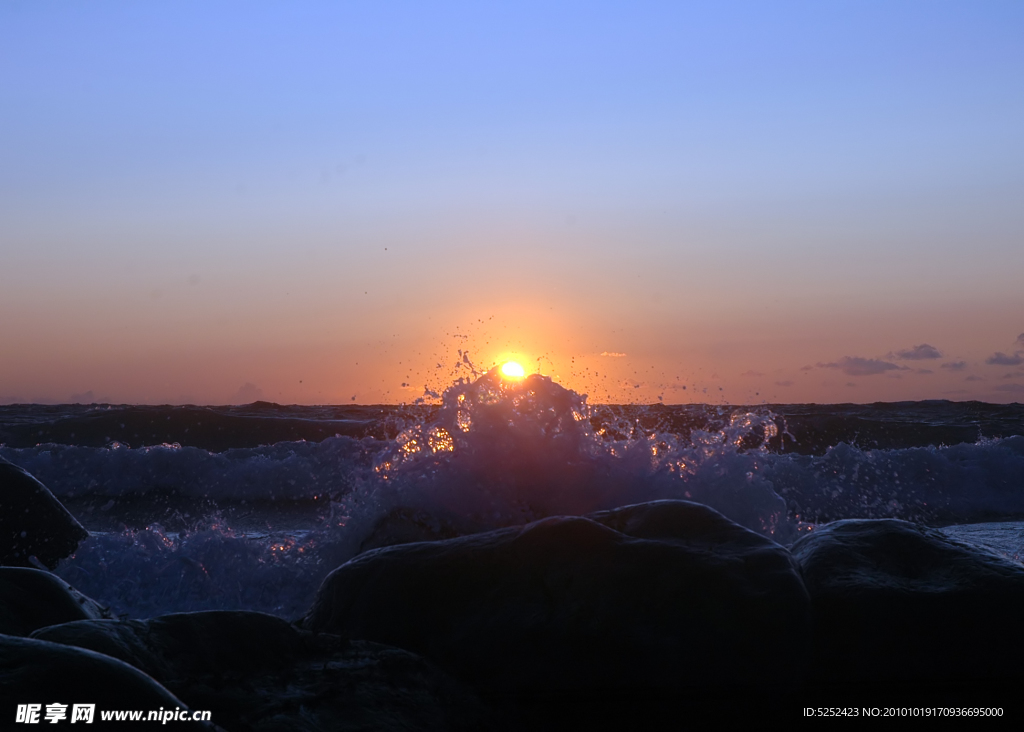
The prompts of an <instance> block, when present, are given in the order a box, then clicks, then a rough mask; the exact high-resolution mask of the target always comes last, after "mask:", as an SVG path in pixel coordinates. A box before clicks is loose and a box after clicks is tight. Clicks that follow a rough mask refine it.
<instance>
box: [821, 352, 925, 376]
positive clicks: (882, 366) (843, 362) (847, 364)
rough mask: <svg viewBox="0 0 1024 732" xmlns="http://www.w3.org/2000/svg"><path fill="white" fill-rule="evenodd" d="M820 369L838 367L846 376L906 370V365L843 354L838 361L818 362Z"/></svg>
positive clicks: (873, 374)
mask: <svg viewBox="0 0 1024 732" xmlns="http://www.w3.org/2000/svg"><path fill="white" fill-rule="evenodd" d="M818 368H820V369H838V370H839V371H842V372H843V373H844V374H846V375H847V376H875V375H877V374H884V373H886V372H887V371H908V370H909V369H908V368H907V367H906V366H899V365H897V364H894V363H890V362H888V361H882V360H880V359H877V358H861V357H860V356H843V357H842V358H841V359H839V360H838V361H833V362H831V363H819V364H818Z"/></svg>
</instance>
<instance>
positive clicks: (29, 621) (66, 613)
mask: <svg viewBox="0 0 1024 732" xmlns="http://www.w3.org/2000/svg"><path fill="white" fill-rule="evenodd" d="M109 617H110V614H109V613H108V611H107V608H105V607H103V606H102V605H100V604H99V603H97V602H96V601H95V600H92V599H90V598H88V597H86V596H85V595H83V594H82V593H81V592H79V591H78V590H76V589H74V588H73V587H72V586H71V585H69V584H68V583H67V582H65V581H64V580H62V579H60V578H59V577H57V576H56V575H52V574H50V573H49V572H44V571H42V570H39V569H24V568H21V567H0V633H4V634H5V635H28V634H29V633H31V632H32V631H33V630H36V629H37V628H43V627H45V626H47V625H56V624H57V623H67V622H70V621H72V620H90V619H98V618H109Z"/></svg>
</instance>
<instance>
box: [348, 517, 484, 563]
mask: <svg viewBox="0 0 1024 732" xmlns="http://www.w3.org/2000/svg"><path fill="white" fill-rule="evenodd" d="M462 533H464V532H461V531H458V530H457V529H456V528H455V527H454V526H452V525H451V524H450V523H449V522H447V521H444V520H443V519H439V518H437V517H436V516H432V515H430V514H428V513H426V512H425V511H417V510H416V509H412V508H396V509H394V510H393V511H391V512H390V513H388V514H387V515H386V516H384V518H382V519H381V520H380V521H378V522H377V523H376V525H375V526H374V527H373V530H372V531H371V532H370V535H369V536H368V537H366V539H364V540H363V542H362V543H361V544H360V545H359V551H360V552H365V551H369V550H370V549H379V548H380V547H383V546H397V545H398V544H411V543H413V542H417V541H438V540H443V539H453V538H455V537H456V536H459V535H460V534H462Z"/></svg>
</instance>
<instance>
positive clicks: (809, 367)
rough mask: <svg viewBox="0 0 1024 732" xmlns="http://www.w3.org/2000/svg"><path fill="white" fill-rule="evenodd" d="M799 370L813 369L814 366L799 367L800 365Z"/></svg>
mask: <svg viewBox="0 0 1024 732" xmlns="http://www.w3.org/2000/svg"><path fill="white" fill-rule="evenodd" d="M819 365H820V364H819ZM800 370H801V371H813V370H814V367H813V366H801V367H800Z"/></svg>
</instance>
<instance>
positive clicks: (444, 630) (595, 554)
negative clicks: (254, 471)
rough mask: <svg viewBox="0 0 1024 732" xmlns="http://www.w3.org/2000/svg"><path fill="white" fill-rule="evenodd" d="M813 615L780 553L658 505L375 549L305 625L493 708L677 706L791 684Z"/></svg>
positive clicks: (716, 519)
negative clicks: (507, 698)
mask: <svg viewBox="0 0 1024 732" xmlns="http://www.w3.org/2000/svg"><path fill="white" fill-rule="evenodd" d="M612 527H615V528H612ZM809 613H810V607H809V601H808V598H807V594H806V592H805V590H804V588H803V584H802V582H801V580H800V577H799V574H798V572H797V569H796V567H795V564H794V563H793V561H792V559H791V557H790V556H789V553H788V552H787V551H786V550H785V549H784V548H782V547H781V546H779V545H777V544H775V543H774V542H772V541H770V540H768V539H765V538H764V537H761V536H759V535H757V534H754V533H753V532H751V531H748V530H747V529H744V528H742V527H740V526H738V525H736V524H734V523H733V522H731V521H729V520H728V519H726V518H725V517H723V516H721V515H720V514H718V513H717V512H715V511H713V510H712V509H709V508H707V507H706V506H702V505H699V504H693V503H689V502H686V501H658V502H654V503H650V504H643V505H640V506H632V507H626V508H623V509H617V510H615V511H608V512H601V513H600V514H595V515H594V517H593V519H590V518H579V517H571V518H567V517H561V518H549V519H544V520H542V521H537V522H535V523H532V524H529V525H527V526H525V527H516V528H510V529H503V530H498V531H492V532H488V533H484V534H475V535H472V536H465V537H459V538H455V539H450V540H447V541H438V542H424V543H418V544H405V545H401V546H392V547H387V548H383V549H377V550H374V551H370V552H367V553H365V554H362V555H360V556H358V557H356V558H355V559H353V560H352V561H350V562H348V563H347V564H345V565H343V566H342V567H340V568H338V569H337V570H335V571H334V572H333V573H332V574H331V575H330V576H329V577H328V578H327V579H326V580H325V581H324V584H323V586H322V587H321V589H320V592H319V594H318V596H317V599H316V601H315V603H314V606H313V608H312V609H311V610H310V612H309V614H308V615H307V616H306V618H305V619H304V621H303V624H304V626H305V627H307V628H310V629H312V630H317V631H326V632H332V633H338V634H339V635H342V636H344V637H348V638H363V639H368V640H373V641H377V642H381V643H387V644H389V645H395V646H399V647H402V648H408V649H410V650H412V651H414V652H416V653H420V654H422V655H424V656H426V657H427V658H429V659H431V660H433V661H435V662H437V663H438V664H440V665H441V666H442V667H444V668H446V669H447V670H449V671H451V672H452V673H453V674H454V675H456V676H458V677H459V678H463V679H466V680H468V681H471V682H472V683H473V684H475V685H476V686H478V688H480V689H482V690H484V692H485V693H487V694H489V695H492V696H493V695H498V696H500V695H503V694H511V695H523V694H525V695H528V696H529V695H533V696H534V697H544V696H547V695H554V696H555V697H559V696H560V695H566V694H568V695H570V696H571V695H573V694H578V693H583V694H592V693H597V692H598V690H600V691H601V693H614V694H634V693H635V694H640V695H647V694H651V693H653V694H655V695H659V694H671V695H673V696H674V697H678V696H680V695H682V696H686V695H687V694H690V695H699V694H702V693H705V692H707V691H708V690H721V689H725V688H728V689H729V691H730V693H738V692H741V691H742V690H744V689H758V690H760V691H764V690H765V689H777V690H781V689H786V688H792V687H793V686H795V685H797V684H798V683H799V678H800V676H801V672H802V669H803V667H804V662H805V658H804V649H805V648H807V647H808V646H809V640H810V636H809V629H810V623H809Z"/></svg>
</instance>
